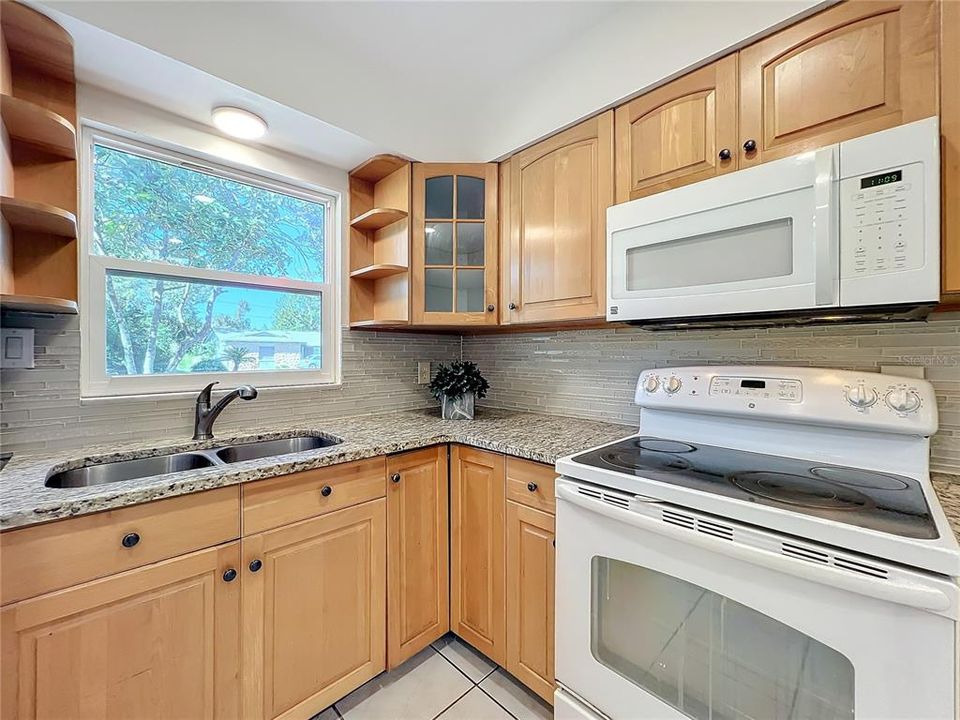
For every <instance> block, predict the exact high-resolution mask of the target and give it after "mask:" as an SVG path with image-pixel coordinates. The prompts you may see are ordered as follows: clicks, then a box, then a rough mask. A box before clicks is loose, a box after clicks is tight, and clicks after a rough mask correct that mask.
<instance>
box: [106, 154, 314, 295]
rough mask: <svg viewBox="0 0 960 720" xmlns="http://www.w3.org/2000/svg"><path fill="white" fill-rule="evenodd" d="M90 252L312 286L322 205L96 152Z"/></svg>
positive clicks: (131, 156) (155, 162)
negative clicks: (279, 279) (294, 281)
mask: <svg viewBox="0 0 960 720" xmlns="http://www.w3.org/2000/svg"><path fill="white" fill-rule="evenodd" d="M93 185H94V202H93V233H94V237H93V252H94V253H96V254H99V255H112V256H114V257H119V258H127V259H131V260H142V261H152V262H165V263H171V264H173V265H188V266H191V267H198V268H211V269H214V270H228V271H233V272H240V273H248V274H252V275H266V276H269V277H289V278H295V279H297V280H307V281H310V282H323V279H324V264H323V255H324V241H325V238H324V212H325V207H324V205H323V204H322V203H318V202H310V201H308V200H303V199H301V198H296V197H292V196H290V195H284V194H282V193H279V192H274V191H272V190H266V189H264V188H259V187H255V186H253V185H248V184H245V183H241V182H237V181H236V180H230V179H227V178H222V177H217V176H214V175H208V174H207V173H203V172H198V171H196V170H190V169H187V168H183V167H178V166H176V165H171V164H169V163H165V162H161V161H159V160H154V159H151V158H145V157H141V156H139V155H134V154H132V153H128V152H123V151H120V150H115V149H113V148H109V147H105V146H103V145H95V146H94V162H93Z"/></svg>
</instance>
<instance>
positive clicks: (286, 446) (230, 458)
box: [44, 435, 343, 488]
mask: <svg viewBox="0 0 960 720" xmlns="http://www.w3.org/2000/svg"><path fill="white" fill-rule="evenodd" d="M341 442H343V441H342V440H340V439H338V438H332V437H328V436H324V435H307V436H300V437H291V438H281V439H278V440H260V441H256V442H249V443H237V444H233V445H225V446H223V447H219V448H211V449H209V450H187V451H184V452H178V453H169V454H166V455H153V456H151V457H143V458H136V459H134V460H118V461H116V462H107V463H101V464H97V465H85V466H83V467H78V468H74V469H72V470H63V471H61V472H58V473H54V474H52V475H50V477H48V478H47V479H46V482H45V483H44V484H45V485H46V486H47V487H50V488H77V487H88V486H90V485H103V484H105V483H112V482H121V481H123V480H136V479H138V478H146V477H153V476H154V475H166V474H167V473H175V472H181V471H183V470H199V469H201V468H207V467H213V466H214V465H229V464H230V463H236V462H243V461H244V460H258V459H261V458H268V457H275V456H278V455H290V454H291V453H300V452H306V451H307V450H318V449H321V448H329V447H333V446H334V445H339V444H340V443H341Z"/></svg>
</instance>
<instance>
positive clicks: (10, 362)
mask: <svg viewBox="0 0 960 720" xmlns="http://www.w3.org/2000/svg"><path fill="white" fill-rule="evenodd" d="M0 367H3V368H32V367H33V329H32V328H2V329H0Z"/></svg>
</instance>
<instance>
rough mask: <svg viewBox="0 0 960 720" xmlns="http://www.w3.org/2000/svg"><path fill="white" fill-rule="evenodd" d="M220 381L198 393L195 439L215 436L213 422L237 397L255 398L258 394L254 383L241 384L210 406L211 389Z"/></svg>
mask: <svg viewBox="0 0 960 720" xmlns="http://www.w3.org/2000/svg"><path fill="white" fill-rule="evenodd" d="M217 384H218V383H215V382H212V383H210V384H209V385H207V386H206V387H205V388H204V389H203V390H201V391H200V394H199V395H197V413H196V419H195V420H194V422H193V439H194V440H210V439H212V438H213V422H214V420H216V419H217V417H219V415H220V413H222V412H223V409H224V408H225V407H226V406H227V405H229V404H230V403H232V402H233V401H234V400H236V399H237V398H240V399H241V400H253V399H254V398H255V397H256V396H257V389H256V388H255V387H254V386H253V385H241V386H239V387H236V388H234V389H233V390H231V391H230V392H228V393H227V394H226V395H224V396H223V397H222V398H220V400H218V401H217V404H216V405H214V406H213V407H210V390H211V389H213V386H214V385H217Z"/></svg>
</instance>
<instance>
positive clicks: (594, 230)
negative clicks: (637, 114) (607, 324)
mask: <svg viewBox="0 0 960 720" xmlns="http://www.w3.org/2000/svg"><path fill="white" fill-rule="evenodd" d="M510 173H511V177H510V213H511V217H510V223H509V225H510V237H509V239H507V238H504V241H503V259H502V261H501V262H502V263H503V266H504V268H503V272H502V283H503V285H504V287H505V288H506V290H505V292H504V293H503V302H505V303H506V304H507V306H506V307H505V308H504V309H503V315H502V321H503V322H504V323H505V324H506V323H527V322H555V321H563V320H581V319H590V318H600V317H604V315H605V313H604V303H605V302H606V246H607V239H606V217H607V208H608V207H609V206H610V205H612V204H613V111H612V110H611V111H609V112H606V113H603V114H602V115H598V116H597V117H595V118H591V119H590V120H587V121H586V122H583V123H580V124H579V125H577V126H575V127H572V128H570V129H569V130H565V131H564V132H561V133H558V134H557V135H554V136H553V137H551V138H548V139H547V140H544V141H543V142H540V143H538V144H536V145H534V146H533V147H530V148H527V149H526V150H523V151H521V152H518V153H517V154H516V155H514V156H513V157H511V158H510Z"/></svg>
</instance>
